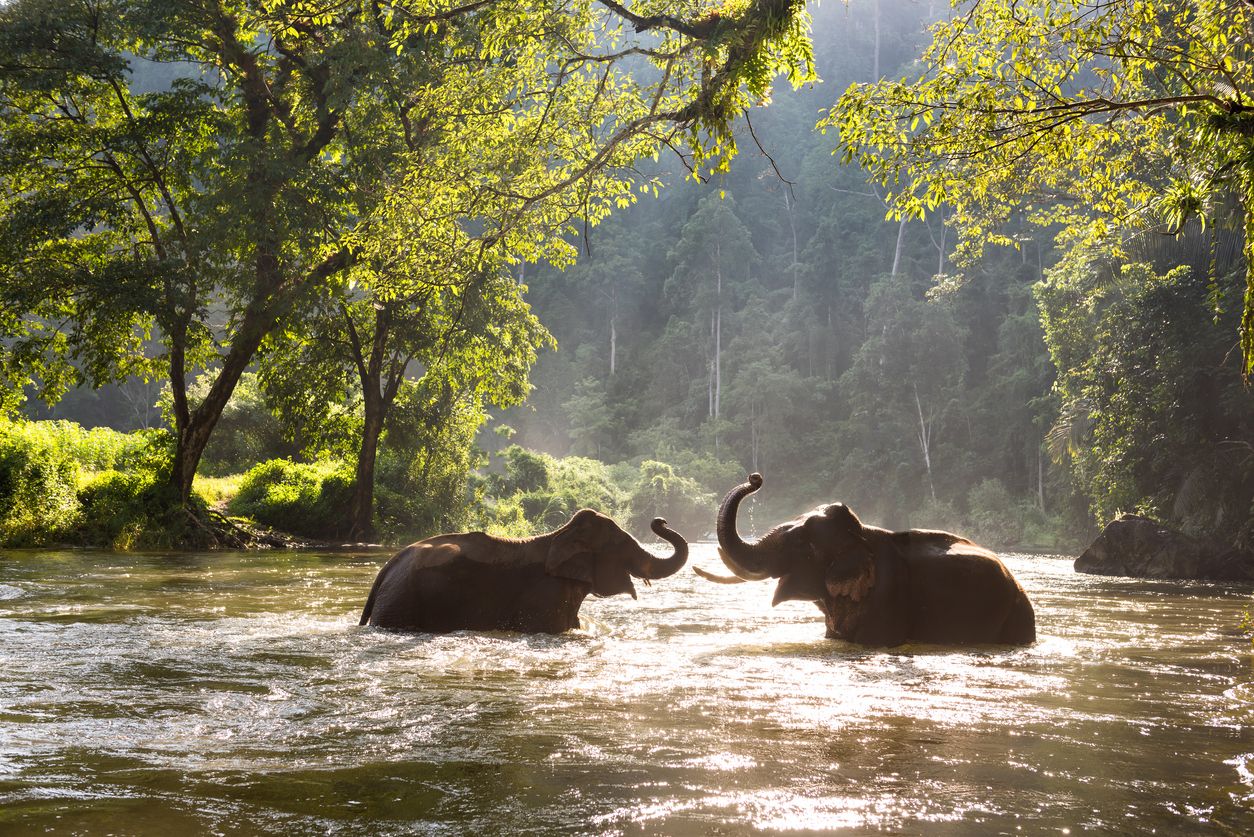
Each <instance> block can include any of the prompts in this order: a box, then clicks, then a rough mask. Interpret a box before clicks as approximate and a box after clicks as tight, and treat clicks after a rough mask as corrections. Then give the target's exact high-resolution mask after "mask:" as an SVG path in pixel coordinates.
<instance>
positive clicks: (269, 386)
mask: <svg viewBox="0 0 1254 837" xmlns="http://www.w3.org/2000/svg"><path fill="white" fill-rule="evenodd" d="M364 273H368V271H366V270H365V266H358V268H357V269H355V270H354V271H352V272H350V276H357V275H359V274H364ZM360 278H361V279H362V280H363V281H361V282H360V283H353V284H351V285H350V286H349V287H348V288H345V289H343V291H342V292H341V293H339V294H336V295H335V296H332V297H329V298H328V299H327V300H326V301H325V303H324V305H323V306H321V307H320V310H317V311H315V312H311V314H310V315H309V316H306V317H304V318H302V319H301V320H300V321H299V322H298V323H297V324H296V325H295V327H294V328H293V329H292V330H289V331H288V332H285V333H282V334H275V335H273V338H274V339H272V340H271V341H270V344H271V347H272V348H270V349H269V350H268V351H265V352H264V354H263V357H262V366H261V368H262V378H263V381H264V384H265V388H266V391H267V395H268V396H269V398H270V399H271V402H272V403H273V404H274V405H275V406H276V408H277V412H278V414H279V415H280V416H281V417H282V418H283V419H284V421H285V423H286V424H287V426H288V427H289V431H290V432H291V434H292V436H293V437H295V438H299V439H301V440H302V441H303V442H304V444H305V446H306V448H312V449H313V450H319V449H328V448H330V449H334V448H336V447H342V446H345V445H344V441H343V440H344V437H345V435H346V433H345V431H346V430H348V429H350V428H351V429H352V430H354V431H355V432H356V436H357V438H358V443H357V444H356V445H355V446H352V445H347V447H348V448H349V450H348V451H346V453H348V454H349V455H352V456H355V457H356V460H357V466H356V481H355V483H354V490H353V498H352V503H351V507H350V510H349V514H348V532H349V536H350V537H353V538H359V539H363V538H371V537H373V536H374V532H375V527H374V522H373V516H374V484H375V461H376V458H377V454H378V449H379V440H380V436H381V435H382V434H383V431H384V428H385V426H386V425H387V424H388V423H389V422H390V420H391V416H392V411H393V409H394V407H395V406H396V405H397V403H398V400H399V403H402V404H409V405H410V406H411V407H416V408H419V409H422V408H424V407H425V406H426V405H430V404H431V403H435V404H436V405H440V404H444V403H446V402H448V401H449V400H450V399H451V400H452V401H461V400H469V402H470V404H471V405H473V407H472V408H471V409H474V410H475V411H476V412H479V413H482V410H483V407H484V405H485V404H493V405H496V406H500V407H504V406H508V405H510V404H515V403H518V402H520V401H522V399H523V398H524V397H525V396H526V394H527V390H528V386H527V373H528V371H529V370H530V369H531V366H532V364H534V363H535V357H536V349H537V347H538V346H540V345H542V344H543V342H544V341H545V340H546V339H547V332H545V331H544V329H543V328H542V327H541V326H540V323H539V321H538V320H536V318H535V317H534V316H533V315H532V314H531V313H530V310H529V309H528V307H527V305H526V303H525V302H523V300H522V289H521V288H520V287H519V286H518V285H517V284H515V283H514V281H513V280H512V279H511V278H510V277H509V276H508V275H496V276H492V275H485V276H480V277H478V279H477V281H475V282H473V283H471V284H469V285H463V284H462V283H461V282H459V281H451V282H447V283H443V284H441V283H439V282H436V281H432V279H431V277H427V278H425V279H424V280H423V281H420V282H411V283H408V285H407V286H406V287H400V286H397V287H393V288H391V289H390V290H391V293H389V294H387V295H381V294H379V293H377V292H372V291H371V287H372V283H371V282H370V279H371V277H370V276H368V275H366V276H361V277H360ZM379 284H380V283H379V282H378V281H375V282H374V283H373V287H375V288H377V287H378V286H379ZM392 284H393V285H399V283H395V282H393V283H392ZM346 373H347V374H346ZM406 390H411V391H412V392H409V393H408V394H407V392H406ZM433 397H434V398H435V401H434V402H432V398H433ZM426 418H427V419H428V421H430V422H437V417H436V416H433V415H432V416H427V417H426ZM444 441H446V442H448V443H451V440H448V439H446V440H444ZM466 443H467V444H468V443H469V440H466ZM354 448H355V449H354ZM398 452H399V451H398Z"/></svg>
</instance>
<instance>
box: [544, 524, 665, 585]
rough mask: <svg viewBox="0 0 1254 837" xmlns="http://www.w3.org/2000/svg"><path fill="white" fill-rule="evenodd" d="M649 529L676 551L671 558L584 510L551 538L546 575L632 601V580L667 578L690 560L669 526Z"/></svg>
mask: <svg viewBox="0 0 1254 837" xmlns="http://www.w3.org/2000/svg"><path fill="white" fill-rule="evenodd" d="M650 528H652V529H653V532H654V533H655V534H656V535H657V536H658V537H660V538H662V539H664V540H666V541H669V542H670V543H671V545H672V546H673V547H674V550H673V552H672V553H671V555H670V556H669V557H666V558H661V557H658V556H657V555H654V554H653V553H652V552H650V551H649V550H647V549H645V548H644V547H643V546H641V545H640V542H639V541H637V540H636V539H635V538H633V537H632V536H631V535H629V534H627V533H626V532H624V531H623V530H622V529H621V528H619V526H618V524H617V523H615V522H614V521H613V520H610V519H609V518H608V517H606V516H605V515H603V514H598V513H597V512H595V511H593V510H592V509H581V510H580V511H578V512H576V513H575V516H574V517H572V518H571V519H570V522H569V523H567V524H566V525H565V526H563V527H562V528H561V529H558V530H557V531H556V532H554V533H553V535H552V541H551V544H550V546H549V553H548V557H547V558H546V559H545V570H546V571H547V572H548V573H549V574H550V575H555V576H561V577H563V578H570V579H574V580H575V581H581V582H584V583H585V584H587V585H589V586H590V587H591V592H592V594H593V595H596V596H614V595H617V594H619V593H628V594H630V595H631V597H632V598H633V599H634V598H635V597H636V588H635V585H634V584H632V581H631V577H632V576H635V577H636V578H641V579H644V580H645V582H646V583H647V582H649V581H651V580H653V579H657V578H666V577H667V576H669V575H673V574H675V573H677V572H679V570H680V569H681V568H682V567H683V566H684V563H685V562H687V560H688V543H687V541H685V540H684V539H683V537H682V536H681V535H680V534H679V533H678V532H676V531H675V530H673V529H671V528H670V527H668V526H667V525H666V521H665V520H663V519H662V518H660V517H658V518H654V520H653V523H652V524H651V527H650Z"/></svg>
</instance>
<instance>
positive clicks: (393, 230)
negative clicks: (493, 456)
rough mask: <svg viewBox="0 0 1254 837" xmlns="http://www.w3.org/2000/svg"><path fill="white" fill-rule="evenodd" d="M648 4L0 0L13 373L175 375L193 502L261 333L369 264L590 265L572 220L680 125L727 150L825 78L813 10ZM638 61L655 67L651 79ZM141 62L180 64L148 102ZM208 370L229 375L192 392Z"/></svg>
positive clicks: (176, 483)
mask: <svg viewBox="0 0 1254 837" xmlns="http://www.w3.org/2000/svg"><path fill="white" fill-rule="evenodd" d="M652 5H653V4H636V5H635V6H633V7H632V8H631V9H628V8H627V7H626V6H625V5H623V4H620V3H617V2H610V0H600V2H591V1H590V0H509V2H504V1H502V2H491V0H488V1H487V2H478V3H467V4H464V5H461V6H451V7H450V6H448V5H447V4H444V3H439V2H426V1H425V0H399V1H398V2H395V3H390V4H387V5H380V4H374V3H356V2H340V3H332V4H330V5H326V4H322V3H313V2H303V1H302V0H165V1H164V2H140V0H89V2H71V0H16V2H13V3H11V4H9V5H7V6H6V7H4V9H3V11H2V12H0V56H2V57H0V119H2V120H3V125H4V135H5V147H4V152H3V154H0V182H3V184H4V189H3V190H2V191H0V231H2V233H3V234H2V235H0V296H2V297H3V299H4V301H5V306H4V309H5V311H6V314H5V315H4V318H3V319H2V320H0V326H3V327H4V329H5V336H7V337H9V338H10V339H9V340H8V341H6V342H5V344H4V350H3V355H2V358H0V359H2V360H3V367H4V370H5V371H4V373H3V375H4V378H5V380H6V381H7V382H8V383H10V384H11V385H12V386H13V388H14V390H17V389H20V388H21V387H22V385H24V384H26V383H27V382H31V383H37V385H38V387H39V388H40V394H41V395H42V396H43V397H44V398H45V399H48V400H55V399H56V398H57V397H58V396H59V394H60V393H61V392H62V391H64V389H65V387H66V386H67V385H68V384H70V383H71V382H73V381H74V380H76V379H86V380H90V381H93V382H101V381H109V380H117V379H121V378H123V377H126V376H127V375H130V374H136V373H138V374H143V375H148V376H154V375H159V374H162V373H164V375H165V377H167V378H168V381H169V383H170V386H171V390H172V396H173V414H174V419H175V428H174V430H175V445H176V450H175V453H174V456H173V461H172V463H171V472H170V478H169V479H170V485H171V487H172V488H173V489H174V490H175V491H176V492H177V496H178V497H179V498H180V499H181V500H182V501H183V502H186V501H187V499H188V496H189V493H190V490H191V484H192V479H193V477H194V475H195V471H196V467H197V465H198V463H199V460H200V457H201V455H202V453H203V451H204V449H205V446H206V444H207V443H208V440H209V438H210V434H211V433H212V432H213V429H214V426H215V425H216V423H217V420H218V417H219V416H220V415H221V413H222V410H223V408H224V406H225V405H226V403H227V401H228V399H229V398H230V396H231V393H232V391H233V390H234V387H235V385H236V383H237V382H238V380H239V378H240V376H241V375H242V374H243V372H244V371H245V369H247V368H248V366H249V364H250V363H252V361H253V359H254V356H255V354H256V352H257V350H258V348H259V347H260V346H261V344H262V341H263V340H265V339H266V338H267V336H269V335H271V334H273V333H274V332H275V331H276V329H280V328H283V327H285V326H287V325H288V324H290V323H291V322H292V319H291V318H292V317H294V316H297V313H296V312H298V311H300V310H302V308H303V307H304V306H305V305H306V304H308V303H309V301H310V300H312V299H316V298H317V297H318V296H320V295H322V294H323V293H324V291H325V289H326V288H328V286H330V285H333V284H335V283H341V284H342V283H343V281H344V279H343V275H344V274H345V273H346V272H347V271H349V270H350V269H352V268H353V267H354V266H356V265H359V264H367V265H369V264H373V263H376V262H378V261H380V260H381V259H383V258H384V257H395V256H396V255H397V254H398V253H399V254H404V255H405V256H406V257H407V262H406V263H405V264H403V265H398V266H397V267H396V269H395V270H394V271H392V272H391V275H394V276H404V277H406V280H407V281H411V280H421V279H422V278H423V277H424V273H425V271H426V269H427V268H428V267H429V266H430V264H431V263H432V262H433V261H436V262H438V263H443V264H448V263H449V260H448V259H446V258H444V255H445V254H448V253H457V254H459V255H458V258H457V259H456V260H454V261H455V262H456V263H458V264H461V265H469V266H471V267H472V268H474V270H471V271H465V272H463V273H462V274H461V277H460V281H462V282H469V281H471V277H473V276H475V275H478V272H477V271H478V269H479V268H480V267H482V266H484V265H489V266H490V265H494V264H499V263H500V262H502V261H504V260H508V259H515V258H519V259H525V260H532V261H534V260H536V259H540V258H551V259H554V260H556V261H559V262H560V261H562V260H563V259H569V257H570V246H569V245H568V244H567V243H566V241H565V239H564V238H563V236H564V234H565V233H566V232H568V226H569V225H570V224H571V223H572V222H574V221H577V220H586V221H587V222H591V223H595V222H596V221H597V220H599V219H600V218H601V217H603V216H604V215H605V213H606V212H608V211H609V209H610V208H611V207H613V206H615V205H623V204H626V203H629V202H630V201H631V200H632V195H633V194H634V192H633V189H634V187H635V183H634V182H633V181H632V179H631V177H630V173H625V172H624V167H626V166H628V165H630V163H631V162H632V161H634V160H635V159H637V158H639V157H640V156H641V155H644V154H649V153H653V152H654V151H655V150H656V149H657V148H659V147H660V146H662V145H669V144H683V143H685V141H690V142H688V143H687V144H688V146H689V148H690V149H692V151H693V153H694V154H695V158H696V159H695V163H696V164H706V165H710V164H713V165H718V161H719V160H721V159H723V155H724V154H728V153H731V152H732V151H734V145H735V144H734V140H733V139H732V137H731V134H730V129H729V124H730V122H731V120H732V119H733V118H734V117H735V116H736V115H738V114H739V113H740V112H742V111H743V110H744V109H745V108H746V107H748V106H749V105H751V104H753V103H755V102H757V101H759V100H761V99H762V98H763V97H764V96H765V95H766V94H767V92H768V90H769V85H770V83H771V81H772V80H773V78H774V77H775V76H776V75H777V74H778V73H780V72H784V73H786V74H788V76H789V77H790V79H792V80H793V81H794V82H800V81H801V80H803V79H805V78H807V77H808V74H809V62H810V53H809V45H808V41H807V39H806V37H805V12H804V4H803V3H802V2H801V0H755V2H750V3H747V4H745V6H744V7H743V8H741V9H740V10H739V11H738V13H734V14H731V13H729V14H722V13H721V12H724V11H726V10H725V9H723V6H722V4H721V3H713V2H705V1H704V0H691V2H683V3H678V4H676V3H667V4H665V11H664V13H654V12H655V11H658V10H655V9H653V8H652ZM659 5H660V4H659ZM642 59H646V60H648V61H649V62H651V63H652V64H653V65H654V66H655V68H656V72H654V73H651V74H642V75H641V77H644V76H646V75H647V76H648V79H649V80H647V81H640V82H638V81H636V80H635V77H633V76H632V75H631V74H630V73H629V72H628V70H629V69H635V68H636V67H638V65H639V64H640V63H641V61H642ZM147 61H155V62H161V63H177V64H180V65H182V66H184V67H185V69H186V72H185V74H183V75H182V76H180V77H179V78H178V79H177V80H176V81H175V82H174V83H173V84H172V85H171V86H170V87H169V88H167V89H163V90H159V91H152V92H145V93H139V92H135V91H133V90H132V89H131V88H130V87H129V84H128V82H129V78H130V73H131V67H132V65H134V64H136V63H138V62H147ZM415 229H420V230H421V232H422V234H421V238H418V239H416V240H414V239H412V238H411V233H412V231H413V230H415ZM428 242H433V245H432V246H433V247H434V248H435V251H436V253H437V256H438V258H434V259H433V258H432V256H431V254H430V253H429V252H428V249H427V248H426V244H427V243H428ZM211 312H213V313H212V314H211ZM223 312H224V313H223ZM223 317H225V320H226V322H225V323H224V322H222V319H223ZM150 335H151V336H155V337H157V338H159V340H160V341H161V345H162V347H163V348H162V351H161V352H160V353H159V354H156V355H150V354H148V353H146V352H145V351H144V338H145V337H147V336H150ZM199 368H204V369H210V370H212V372H213V382H212V384H211V385H210V387H209V389H208V392H207V394H206V396H205V397H204V399H203V400H201V401H199V403H192V402H191V401H190V400H189V399H188V393H187V388H186V383H187V381H188V379H189V376H190V375H191V373H192V372H193V371H194V370H196V369H199Z"/></svg>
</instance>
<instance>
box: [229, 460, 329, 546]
mask: <svg viewBox="0 0 1254 837" xmlns="http://www.w3.org/2000/svg"><path fill="white" fill-rule="evenodd" d="M352 490H353V472H352V470H351V469H350V468H346V467H345V466H343V465H342V464H341V463H339V462H336V461H334V460H323V461H320V462H316V463H312V464H302V463H297V462H292V461H291V460H289V459H272V460H270V461H268V462H262V463H261V464H260V465H257V466H255V467H253V468H252V469H251V470H249V471H248V473H246V474H245V475H244V478H243V480H241V482H240V489H239V493H238V494H236V495H235V497H234V498H233V499H232V500H231V502H230V505H229V506H228V508H229V509H230V511H231V513H232V514H237V515H240V516H243V517H249V518H252V519H253V520H255V521H256V522H258V523H260V524H262V525H263V526H270V527H272V528H274V529H278V530H280V531H283V532H290V533H292V534H296V535H304V536H306V537H314V538H334V537H340V536H343V534H344V530H345V528H346V525H347V520H348V516H347V514H346V510H347V509H348V506H349V502H350V501H351V499H352Z"/></svg>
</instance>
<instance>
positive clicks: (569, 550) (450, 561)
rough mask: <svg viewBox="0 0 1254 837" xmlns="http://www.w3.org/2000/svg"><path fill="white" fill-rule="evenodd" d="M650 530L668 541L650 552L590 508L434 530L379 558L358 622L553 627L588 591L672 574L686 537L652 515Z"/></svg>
mask: <svg viewBox="0 0 1254 837" xmlns="http://www.w3.org/2000/svg"><path fill="white" fill-rule="evenodd" d="M652 529H653V531H654V533H655V534H657V535H658V536H659V537H661V538H664V539H665V540H667V541H669V542H670V543H671V545H672V546H673V547H674V550H673V552H672V554H671V555H670V556H669V557H665V558H662V557H658V556H656V555H654V554H653V553H652V552H650V551H648V550H647V549H645V548H644V547H643V546H641V545H640V543H639V542H638V541H636V539H635V538H633V537H632V536H631V535H629V534H627V533H626V532H624V531H623V530H622V529H620V528H619V527H618V524H616V523H615V522H614V521H613V520H610V519H609V518H608V517H606V516H605V515H602V514H598V513H597V512H595V511H593V510H592V509H582V510H581V511H579V512H576V513H575V516H574V517H572V518H571V519H570V522H568V523H567V524H566V525H565V526H563V527H562V528H561V529H558V530H557V531H556V532H550V533H548V534H546V535H537V536H536V537H534V538H525V539H521V540H513V539H508V538H496V537H492V536H491V535H486V534H484V533H483V532H459V533H455V534H449V535H436V536H435V537H433V538H428V539H426V540H425V541H419V542H418V543H414V544H410V545H409V546H407V547H405V548H404V549H402V550H401V551H400V552H398V553H397V554H396V555H394V556H392V558H391V559H390V560H389V561H388V562H387V563H386V564H385V565H384V566H383V569H381V570H380V571H379V575H378V577H377V578H375V581H374V587H373V588H372V589H371V590H370V596H369V598H367V599H366V607H365V609H364V610H363V611H362V614H361V624H362V625H365V624H370V625H376V626H378V627H380V628H391V629H393V630H401V631H422V632H429V633H446V632H448V631H458V630H477V631H490V630H504V631H524V632H527V633H552V634H556V633H561V632H562V631H566V630H570V629H571V628H578V627H579V606H580V605H581V604H583V600H584V598H585V597H586V596H587V595H588V594H589V593H591V594H593V595H594V596H614V595H617V594H619V593H627V594H629V595H630V596H631V597H632V598H633V599H634V598H635V597H636V588H635V585H633V584H632V581H631V577H632V576H635V577H636V578H640V579H644V580H645V582H646V583H648V582H649V581H650V580H653V579H658V578H666V577H667V576H668V575H674V574H675V573H676V572H678V571H679V570H680V568H681V567H683V565H684V563H685V562H686V561H687V560H688V544H687V542H686V541H685V540H684V539H683V537H681V536H680V535H679V534H678V533H677V532H675V531H674V530H673V529H671V528H669V527H668V526H667V525H666V521H665V520H663V519H662V518H660V517H659V518H655V519H654V521H653V524H652Z"/></svg>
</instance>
